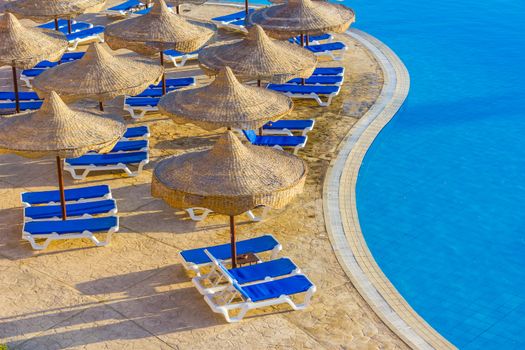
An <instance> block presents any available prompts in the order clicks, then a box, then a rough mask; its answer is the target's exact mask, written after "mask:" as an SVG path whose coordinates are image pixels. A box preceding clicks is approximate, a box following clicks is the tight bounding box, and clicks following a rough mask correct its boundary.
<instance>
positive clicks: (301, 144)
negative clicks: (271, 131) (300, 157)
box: [272, 135, 308, 155]
mask: <svg viewBox="0 0 525 350" xmlns="http://www.w3.org/2000/svg"><path fill="white" fill-rule="evenodd" d="M292 136H293V135H292ZM304 137H305V139H304V142H303V143H300V144H298V145H297V146H294V147H292V146H286V147H285V148H293V154H295V155H297V153H299V150H300V149H302V148H305V147H306V143H307V142H308V136H304ZM272 148H277V149H280V150H281V151H284V150H285V149H284V148H283V147H282V146H279V145H275V146H273V147H272Z"/></svg>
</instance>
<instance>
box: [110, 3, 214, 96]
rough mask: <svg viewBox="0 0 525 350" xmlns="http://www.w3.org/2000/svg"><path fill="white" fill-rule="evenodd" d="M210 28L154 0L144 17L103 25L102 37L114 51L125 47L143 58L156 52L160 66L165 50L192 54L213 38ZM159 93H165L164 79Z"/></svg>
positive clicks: (212, 27)
mask: <svg viewBox="0 0 525 350" xmlns="http://www.w3.org/2000/svg"><path fill="white" fill-rule="evenodd" d="M214 28H215V26H214V25H212V24H211V23H205V22H199V21H196V20H190V19H185V18H183V17H182V16H179V15H177V14H174V13H173V12H171V11H170V10H169V9H168V6H166V3H165V2H164V0H154V2H153V8H152V9H151V11H150V12H149V13H148V14H145V15H143V16H138V17H134V18H130V19H126V20H124V21H121V22H118V23H115V24H111V25H109V26H107V27H106V30H105V31H104V38H105V40H106V42H107V43H108V45H109V46H110V47H111V48H112V49H114V50H117V49H121V48H126V49H129V50H132V51H135V52H138V53H141V54H144V55H153V54H156V53H158V52H160V64H161V65H164V54H163V52H164V51H165V50H177V51H181V52H187V53H189V52H193V51H195V50H197V49H199V48H200V47H201V46H203V45H204V44H206V42H208V40H210V39H211V38H212V37H213V35H214V34H215V32H214V30H213V29H214ZM162 93H163V94H165V93H166V81H165V78H164V76H163V78H162Z"/></svg>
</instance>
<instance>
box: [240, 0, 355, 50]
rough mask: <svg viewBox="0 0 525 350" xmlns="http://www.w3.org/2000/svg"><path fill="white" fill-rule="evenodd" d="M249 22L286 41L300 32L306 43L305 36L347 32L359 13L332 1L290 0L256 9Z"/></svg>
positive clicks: (302, 42)
mask: <svg viewBox="0 0 525 350" xmlns="http://www.w3.org/2000/svg"><path fill="white" fill-rule="evenodd" d="M247 21H248V23H249V24H258V25H260V26H261V27H263V28H264V30H265V31H266V32H268V34H269V35H271V36H272V37H275V38H279V39H283V40H286V39H288V38H290V37H294V36H297V35H300V36H301V45H304V36H305V35H307V36H308V35H319V34H324V33H327V32H334V33H342V32H344V31H346V30H347V29H348V27H350V25H351V24H352V23H353V22H355V14H354V11H352V10H351V9H349V8H348V7H346V6H343V5H339V4H332V3H329V2H328V1H313V0H288V1H286V2H285V3H283V4H279V5H274V6H270V7H266V8H263V9H260V10H257V11H255V12H253V13H252V14H251V15H250V16H248V18H247ZM306 42H307V43H308V40H306Z"/></svg>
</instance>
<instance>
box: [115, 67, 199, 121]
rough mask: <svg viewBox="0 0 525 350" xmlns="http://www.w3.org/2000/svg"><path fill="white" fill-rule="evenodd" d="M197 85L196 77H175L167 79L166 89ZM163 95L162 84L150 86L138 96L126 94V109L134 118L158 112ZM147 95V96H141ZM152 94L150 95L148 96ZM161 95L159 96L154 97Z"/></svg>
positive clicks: (171, 89)
mask: <svg viewBox="0 0 525 350" xmlns="http://www.w3.org/2000/svg"><path fill="white" fill-rule="evenodd" d="M193 85H195V78H193V77H190V78H174V79H167V80H166V88H167V89H166V90H167V91H168V92H169V91H173V90H176V89H180V88H182V87H187V86H193ZM161 95H162V90H160V84H158V85H156V86H155V87H154V88H151V86H150V88H149V89H148V90H147V91H145V92H143V93H141V94H139V95H137V96H126V98H125V99H124V107H123V108H124V110H125V111H128V112H129V114H130V115H131V117H132V118H133V119H139V118H142V117H144V115H146V113H147V112H156V111H158V110H159V109H158V108H157V105H158V104H159V100H160V98H159V97H160V96H161ZM140 96H146V97H140ZM148 96H150V97H148ZM154 96H159V97H154Z"/></svg>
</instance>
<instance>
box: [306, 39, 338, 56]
mask: <svg viewBox="0 0 525 350" xmlns="http://www.w3.org/2000/svg"><path fill="white" fill-rule="evenodd" d="M305 49H308V50H310V51H311V52H313V53H314V55H316V56H318V57H321V56H326V57H330V58H331V59H333V60H334V61H340V60H342V59H343V52H344V51H346V50H348V47H347V46H346V45H345V44H344V43H342V42H340V41H337V42H334V43H326V44H319V45H310V46H305Z"/></svg>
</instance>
